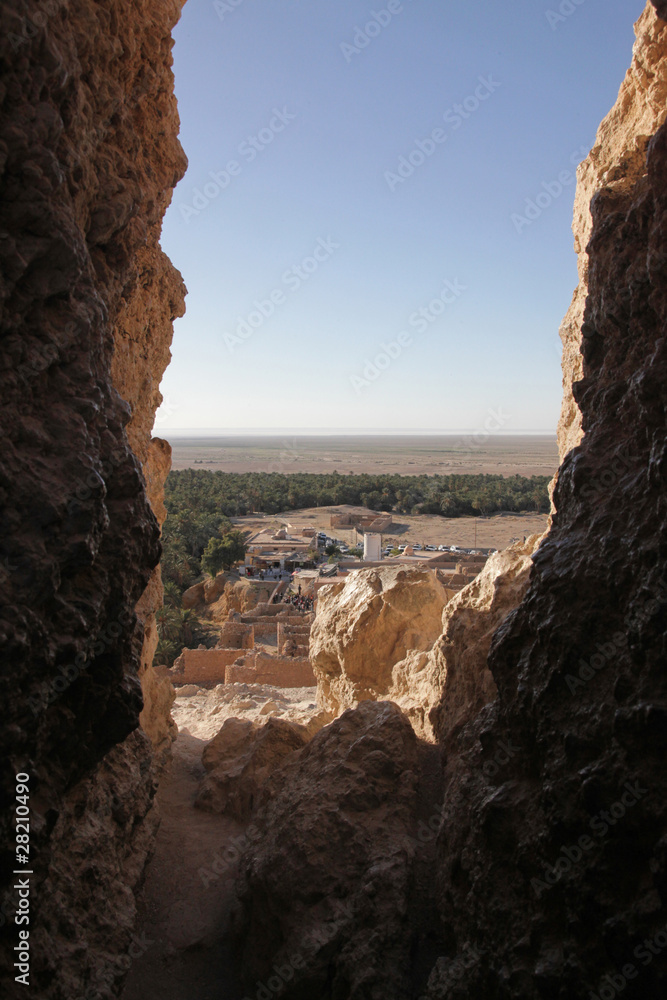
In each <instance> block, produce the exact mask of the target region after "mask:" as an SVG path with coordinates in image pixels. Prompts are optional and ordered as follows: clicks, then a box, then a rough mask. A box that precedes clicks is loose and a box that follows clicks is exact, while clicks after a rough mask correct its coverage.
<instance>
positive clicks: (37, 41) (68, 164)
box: [0, 0, 185, 998]
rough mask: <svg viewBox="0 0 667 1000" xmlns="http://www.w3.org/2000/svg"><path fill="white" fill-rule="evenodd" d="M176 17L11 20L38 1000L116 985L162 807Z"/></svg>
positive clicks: (0, 203)
mask: <svg viewBox="0 0 667 1000" xmlns="http://www.w3.org/2000/svg"><path fill="white" fill-rule="evenodd" d="M179 12H180V4H179V3H178V2H176V0H167V2H165V3H162V4H159V5H158V6H155V5H154V4H151V3H148V2H147V0H138V2H133V3H130V2H129V0H112V2H110V3H108V4H100V3H96V2H92V0H76V2H74V3H70V4H58V3H54V4H49V5H47V6H46V8H44V10H42V9H40V10H39V11H37V10H36V8H35V5H34V4H31V3H28V2H27V0H16V2H14V0H12V2H11V3H9V2H2V3H0V56H1V57H2V62H3V79H2V84H1V85H0V236H1V237H2V238H1V239H0V265H1V271H2V278H1V279H0V327H1V330H2V344H1V347H0V372H1V375H0V379H1V382H2V385H1V387H0V407H1V413H2V426H3V438H2V441H1V442H0V503H1V505H2V511H1V522H2V526H3V537H2V541H1V543H0V642H1V643H2V681H1V684H2V692H1V693H2V703H3V710H4V713H5V715H4V719H3V721H4V723H5V725H4V729H3V737H2V738H3V741H5V742H3V744H2V746H1V747H0V749H1V750H2V760H3V778H2V802H1V803H0V804H1V805H2V810H1V814H2V818H1V820H0V822H1V823H2V827H1V839H2V844H3V849H4V850H5V851H6V849H7V845H8V844H9V843H11V841H12V840H13V830H12V829H11V827H10V826H9V825H8V824H9V820H10V818H11V812H10V809H9V801H10V798H13V774H14V773H15V772H16V771H27V772H28V773H29V774H30V776H31V780H30V790H31V807H32V817H31V819H32V831H31V833H32V848H33V852H34V853H33V860H34V872H35V874H34V876H33V884H32V888H33V900H37V899H39V908H38V909H37V908H36V909H35V911H34V912H33V922H32V923H31V940H34V941H35V943H36V947H35V950H34V953H33V961H32V969H31V987H30V988H31V990H32V991H33V993H34V995H35V996H40V997H44V998H50V997H62V996H68V997H69V996H77V995H84V994H85V992H86V990H87V989H88V988H89V986H91V984H92V983H93V982H94V981H95V977H97V978H98V980H99V979H100V977H102V979H104V977H105V976H107V973H108V979H109V982H110V983H112V982H113V981H114V980H115V979H117V978H118V975H119V974H120V973H121V972H122V969H121V965H122V963H120V962H119V961H117V959H119V957H120V953H122V951H123V949H127V948H128V947H129V946H130V943H131V936H130V928H131V925H132V920H133V914H134V902H133V895H132V891H131V890H132V887H133V886H134V884H135V883H136V879H137V877H138V873H139V871H140V869H141V864H142V860H143V859H144V858H145V856H146V851H147V850H148V846H149V844H150V841H151V824H152V822H153V819H152V818H151V816H150V807H151V802H152V797H153V792H154V773H153V766H154V763H153V762H154V751H153V749H152V747H151V744H150V742H149V741H148V740H147V739H146V738H145V737H142V738H138V737H135V736H130V737H129V742H124V741H126V739H127V738H128V735H129V734H130V733H132V732H133V730H135V729H136V727H137V724H138V721H139V715H140V713H141V712H142V705H143V713H144V715H143V717H144V720H145V722H146V731H147V732H148V733H149V734H150V736H151V739H154V740H155V742H156V744H158V745H160V744H162V745H164V743H165V741H166V742H168V739H169V725H168V711H166V716H163V717H162V718H160V715H161V713H162V712H163V711H165V710H166V708H167V703H168V702H169V697H170V696H169V693H168V692H165V690H164V688H162V689H160V685H159V684H158V683H157V682H156V681H155V678H152V677H151V675H150V669H151V668H150V665H149V661H150V658H151V643H153V644H154V641H155V635H154V630H153V625H152V622H151V613H152V611H153V610H154V608H155V607H156V606H157V605H158V603H159V601H160V584H159V577H158V576H157V574H156V572H155V567H156V565H157V563H158V559H159V555H160V545H159V524H158V521H159V519H160V517H161V510H160V490H161V485H160V481H161V479H162V477H163V475H164V474H166V469H167V468H168V461H167V459H168V454H167V453H168V449H167V448H166V447H164V446H163V445H161V444H160V443H159V442H156V443H153V444H151V442H150V430H151V426H152V423H153V415H154V410H155V406H156V405H157V404H158V402H159V391H158V388H157V385H158V383H159V379H160V377H161V373H162V370H163V369H164V365H165V364H166V360H167V359H168V352H169V341H170V339H171V320H172V319H173V317H174V316H176V315H179V314H180V312H181V311H182V308H183V287H182V281H181V279H180V276H179V275H178V274H177V272H175V271H174V270H173V269H172V268H171V266H170V265H169V263H168V261H166V259H165V258H164V255H163V254H162V252H161V251H160V249H159V244H158V239H159V231H160V225H161V220H162V216H163V213H164V210H165V207H166V205H167V204H168V202H169V200H170V198H171V192H172V188H173V186H174V184H175V183H176V181H177V180H178V179H179V177H180V176H181V175H182V173H183V170H184V167H185V157H184V155H183V152H182V150H181V148H180V146H179V144H178V140H177V132H178V116H177V113H176V107H175V101H174V97H173V81H172V74H171V68H170V67H171V54H170V50H171V45H172V41H171V29H172V27H173V25H174V23H175V22H176V20H177V19H178V16H179ZM36 14H39V17H36ZM151 503H153V505H154V507H153V509H152V508H151ZM156 515H157V516H156ZM147 588H149V590H148V591H147ZM142 595H144V596H143V598H142ZM140 599H142V601H143V604H142V605H141V606H140V607H139V612H138V613H137V612H135V609H136V608H137V604H138V602H139V600H140ZM144 626H145V627H144ZM140 677H145V678H146V681H147V683H146V685H145V689H144V692H143V694H142V688H141V681H140ZM154 681H155V683H154ZM105 755H107V756H105ZM123 800H125V801H123ZM95 810H99V812H100V817H99V820H97V821H96V820H95V819H94V817H93V813H94V812H95ZM86 831H87V833H86ZM88 835H89V836H88ZM128 838H129V839H128ZM87 839H88V840H89V843H88V848H87V849H86V848H85V846H84V845H85V842H86V840H87ZM130 841H132V842H133V844H134V847H135V848H136V859H137V861H136V864H135V862H134V861H133V862H132V863H131V864H130V863H128V862H127V852H128V851H130V852H131V851H132V843H131V842H130ZM86 850H87V851H88V854H86ZM2 860H3V872H6V871H8V870H11V867H12V866H11V864H10V863H9V862H10V861H11V859H10V857H9V856H8V854H7V853H4V854H3V856H2ZM93 882H94V891H93V890H92V889H91V884H92V883H93ZM44 886H57V890H58V892H60V893H62V898H60V897H58V898H56V895H57V894H55V895H50V894H49V893H48V892H46V891H42V889H43V887H44ZM101 899H104V901H105V905H106V915H105V919H106V923H105V922H104V921H103V920H102V918H101V917H100V918H99V919H98V914H97V910H98V909H99V908H100V900H101ZM3 902H4V897H3ZM65 914H67V917H65ZM15 931H16V928H15V926H14V925H13V923H9V924H7V925H5V927H4V928H3V929H2V932H0V935H1V936H0V947H2V948H3V949H4V948H5V947H6V946H7V947H9V948H11V947H13V945H14V944H15V940H16V938H15ZM38 942H40V946H38V945H37V943H38ZM5 967H6V966H4V965H3V969H4V968H5ZM8 967H10V968H11V963H9V966H8ZM100 981H101V980H100ZM16 987H17V984H15V983H14V982H13V976H12V978H11V979H10V981H9V984H8V986H7V990H8V992H9V995H12V992H13V990H14V989H15V988H16ZM22 988H23V987H21V986H20V985H18V989H19V990H21V989H22ZM105 988H106V987H105Z"/></svg>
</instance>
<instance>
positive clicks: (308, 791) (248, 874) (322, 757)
mask: <svg viewBox="0 0 667 1000" xmlns="http://www.w3.org/2000/svg"><path fill="white" fill-rule="evenodd" d="M418 756H419V755H418V746H417V738H416V736H415V734H414V731H413V729H412V727H411V726H410V723H409V722H408V720H407V719H406V718H405V716H404V715H403V714H402V713H401V712H400V710H399V709H398V708H397V707H396V706H395V705H392V704H391V703H389V702H380V703H377V702H370V701H366V702H363V703H362V704H361V705H360V706H359V708H358V709H356V710H354V711H347V712H345V713H344V714H343V715H342V716H341V717H340V718H339V719H336V720H335V721H334V722H332V724H331V725H330V726H327V727H326V729H323V730H321V732H319V733H318V734H317V735H316V736H315V737H314V738H313V739H312V740H311V741H310V743H308V745H307V746H306V747H304V749H303V750H301V751H300V752H299V753H297V754H294V755H293V756H291V757H289V758H288V759H287V761H286V762H285V764H284V765H283V766H282V768H281V769H280V771H279V772H278V773H277V774H276V779H277V780H278V781H279V789H278V791H277V793H275V794H273V795H270V794H269V792H270V786H271V783H269V792H267V797H266V801H265V802H264V804H263V806H262V807H261V809H260V812H259V813H258V814H257V816H256V817H255V819H254V821H253V822H254V825H255V826H256V828H257V830H258V831H259V833H260V834H261V836H259V837H257V842H256V846H255V847H254V848H253V849H252V850H251V852H250V853H249V854H248V855H246V858H245V862H244V866H243V869H242V888H241V904H240V911H239V914H238V916H237V921H236V927H237V933H238V934H240V936H241V938H242V941H243V955H242V958H243V965H244V970H245V978H246V982H245V989H246V993H247V995H248V996H255V995H256V992H257V988H258V987H257V984H258V983H264V984H266V985H267V986H268V988H269V989H271V990H273V991H275V993H276V995H278V996H280V997H281V998H284V1000H288V998H297V997H320V996H321V997H324V996H331V997H341V998H342V997H345V998H346V1000H386V998H388V997H391V998H392V1000H402V998H407V997H408V995H409V993H408V992H407V991H408V978H407V969H408V968H409V965H410V959H409V953H410V945H411V936H410V934H409V933H407V930H408V927H407V906H406V903H407V898H408V895H409V889H410V872H411V862H412V857H413V854H414V850H413V848H412V846H411V843H410V841H409V839H408V838H407V836H406V833H407V832H409V831H412V828H413V826H414V825H416V824H415V821H414V816H415V813H416V804H417V784H418V780H417V771H418ZM276 970H278V972H277V973H276ZM280 970H282V974H281V971H280ZM276 974H277V975H278V977H279V979H273V977H274V976H276ZM272 979H273V982H272V981H271V980H272Z"/></svg>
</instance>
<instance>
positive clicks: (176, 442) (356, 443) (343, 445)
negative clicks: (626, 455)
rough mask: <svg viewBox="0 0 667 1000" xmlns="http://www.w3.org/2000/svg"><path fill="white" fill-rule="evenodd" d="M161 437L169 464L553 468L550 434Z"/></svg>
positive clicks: (269, 468) (525, 472)
mask: <svg viewBox="0 0 667 1000" xmlns="http://www.w3.org/2000/svg"><path fill="white" fill-rule="evenodd" d="M164 437H166V438H167V439H168V440H169V442H170V444H171V446H172V449H173V459H172V468H174V469H211V470H219V471H221V472H280V473H290V472H314V473H323V472H334V471H336V472H339V473H341V474H343V475H347V474H353V475H360V474H361V473H364V472H366V473H369V474H370V475H374V474H378V473H391V474H394V475H396V474H398V475H402V476H411V475H447V474H448V473H458V474H464V473H466V474H469V473H494V474H496V475H502V476H514V475H516V474H518V475H520V476H552V475H553V474H554V472H555V471H556V469H557V468H558V449H557V447H556V437H555V435H551V436H546V435H545V436H537V435H526V436H509V435H505V436H501V435H493V434H492V435H489V436H488V438H487V439H486V440H485V439H484V435H481V434H477V435H475V434H447V435H424V436H416V435H414V436H413V435H386V436H377V435H376V436H373V435H368V436H361V435H359V436H357V435H354V436H349V435H336V436H333V435H332V436H327V437H324V436H322V437H316V436H307V435H303V436H294V435H291V434H286V435H283V436H273V437H269V436H266V435H265V436H263V437H262V436H252V435H251V436H243V437H241V436H238V437H235V436H232V435H229V436H226V437H225V436H220V437H201V436H200V437H197V436H196V432H194V433H193V436H192V437H187V436H177V435H173V436H172V437H170V436H169V432H168V431H165V433H164Z"/></svg>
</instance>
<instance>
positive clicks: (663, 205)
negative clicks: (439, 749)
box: [427, 4, 667, 1000]
mask: <svg viewBox="0 0 667 1000" xmlns="http://www.w3.org/2000/svg"><path fill="white" fill-rule="evenodd" d="M666 68H667V25H666V24H665V23H664V22H663V21H658V20H657V19H656V15H655V12H654V10H653V8H652V6H651V5H650V4H649V6H648V8H647V11H646V13H645V14H644V16H643V17H642V19H641V20H640V21H639V23H638V39H637V44H636V46H635V54H634V63H633V68H632V70H631V72H630V74H629V75H628V78H627V80H626V84H625V85H624V87H622V88H621V92H620V95H619V101H618V103H617V105H616V107H615V109H614V111H613V112H612V114H611V115H610V117H609V118H608V119H607V122H606V123H605V124H604V125H603V126H602V129H601V131H600V133H599V144H600V148H597V146H596V150H594V151H593V153H592V154H591V158H590V160H589V162H588V163H587V164H585V165H584V167H583V169H582V172H581V176H582V178H583V180H582V185H583V188H582V190H583V191H585V192H586V197H589V198H590V197H591V196H592V200H591V228H590V229H587V223H586V221H585V214H583V213H580V212H579V210H577V212H575V232H576V233H577V235H578V237H579V239H580V240H582V242H583V241H584V240H586V239H587V238H588V236H589V235H590V240H589V242H588V247H587V258H588V271H587V274H586V275H585V276H584V278H583V279H582V287H581V294H583V296H584V298H585V309H584V313H583V326H582V327H581V329H580V331H579V336H580V337H581V343H582V359H581V374H582V376H583V377H582V378H581V379H580V380H579V381H576V382H575V383H574V385H573V395H574V399H575V401H576V403H577V405H578V407H579V410H580V412H581V415H582V418H581V419H582V429H583V432H584V436H583V438H582V439H581V442H580V444H579V445H578V446H577V447H575V448H574V449H573V450H572V451H570V452H569V453H568V454H567V455H566V457H565V460H564V462H563V465H562V466H561V469H560V473H559V476H558V483H557V486H556V490H555V494H554V499H555V505H556V514H555V516H554V519H553V526H552V529H551V531H550V533H549V534H548V535H547V537H546V538H545V540H544V541H543V543H542V545H541V546H540V549H539V551H538V552H537V553H536V555H535V560H534V562H535V568H534V571H533V574H532V576H531V580H530V583H529V587H528V590H527V593H526V596H525V598H524V600H523V602H522V603H521V605H520V607H519V608H518V609H517V610H516V611H515V612H513V613H512V614H511V615H510V617H509V618H508V619H507V620H506V621H505V622H504V624H503V626H502V627H501V629H500V630H499V632H498V633H497V634H496V636H495V637H494V641H493V644H492V648H491V653H490V657H489V667H490V669H491V672H492V674H493V677H494V680H495V683H496V685H497V687H498V698H497V700H496V702H495V703H494V705H493V706H491V707H489V708H487V709H486V710H484V711H483V712H482V713H481V714H480V716H479V717H478V718H477V719H476V720H474V721H473V722H472V723H470V724H469V726H468V727H467V728H465V729H464V730H463V731H461V732H460V733H459V735H458V738H457V739H456V740H453V741H452V743H451V745H449V747H448V751H449V752H448V757H447V768H446V773H445V789H444V801H445V807H446V808H445V816H444V822H443V829H442V835H441V839H440V843H439V861H438V874H439V885H440V889H439V898H440V912H441V914H442V917H443V922H444V924H445V926H446V928H447V929H448V930H449V931H450V932H451V933H452V934H453V935H454V936H455V939H456V941H460V940H465V939H466V937H468V938H470V939H471V940H472V941H473V942H474V944H475V945H476V946H477V947H478V950H479V952H480V959H479V961H478V962H476V963H474V965H473V966H472V967H471V968H470V969H467V970H465V973H464V975H463V977H462V979H461V980H459V983H458V985H457V986H455V985H454V980H453V978H452V977H451V976H448V975H447V969H448V963H451V962H453V961H454V960H455V959H456V954H457V949H456V947H452V949H451V950H450V951H449V952H448V953H446V957H445V954H443V958H442V960H441V962H440V964H439V966H438V969H437V970H435V971H434V975H433V979H432V984H431V989H430V990H429V992H428V994H427V995H428V997H429V998H432V1000H436V998H437V1000H444V998H449V997H451V996H456V995H458V994H457V993H456V989H458V990H460V991H461V995H466V996H476V995H484V996H489V997H500V996H502V997H509V998H514V997H516V998H518V997H522V998H533V997H534V998H537V997H545V996H554V997H561V996H563V997H566V996H567V997H576V998H579V997H582V998H583V997H590V996H592V995H595V996H599V995H601V994H602V992H603V988H604V993H605V995H609V989H610V986H609V983H608V981H606V980H605V976H611V977H616V982H617V983H619V982H620V979H619V973H620V972H621V970H622V969H623V967H624V966H626V965H632V966H633V971H632V973H631V977H630V978H627V979H625V982H624V985H623V991H622V995H623V996H624V997H628V998H640V997H641V998H645V1000H653V998H655V1000H657V998H659V997H662V996H664V995H665V992H666V990H667V969H666V967H665V959H664V953H662V954H655V953H654V954H653V957H652V958H651V959H650V960H649V961H648V962H646V961H645V960H644V959H642V957H640V956H638V953H637V950H636V949H637V948H639V949H640V952H641V953H642V954H643V952H642V947H643V942H644V941H649V942H650V943H653V942H654V939H655V937H656V935H660V934H661V933H662V931H663V930H664V925H665V898H666V895H667V886H666V883H665V874H664V873H665V869H666V864H667V857H666V854H665V830H666V828H667V814H666V810H665V801H666V798H667V796H666V795H665V792H666V788H665V774H664V767H663V766H662V764H661V761H662V760H663V757H664V752H665V734H666V733H667V726H666V725H665V722H666V720H667V691H666V688H665V663H667V658H666V656H665V653H666V652H667V650H666V648H665V635H666V633H667V614H666V609H667V581H666V580H665V578H664V576H663V574H664V570H665V564H666V559H667V543H666V541H665V539H666V537H667V535H666V528H667V510H666V508H665V500H664V498H665V494H666V487H667V480H666V477H667V444H666V440H665V429H666V427H665V406H666V403H667V395H666V389H665V385H666V382H667V348H666V342H665V328H666V325H667V267H666V260H667V256H666V253H665V241H666V235H667V198H666V196H665V176H666V175H667V129H666V128H665V125H664V124H663V125H661V126H660V127H659V128H658V130H657V132H656V133H655V135H653V136H652V137H651V132H652V131H653V130H654V128H655V126H656V117H655V110H656V106H657V104H658V103H659V104H661V105H662V110H661V112H660V114H659V115H658V118H659V119H660V120H664V111H665V98H666V97H667V91H666V89H665V84H664V80H665V72H666ZM602 159H604V161H605V162H606V163H607V165H608V167H607V169H606V171H605V172H604V173H602V174H599V173H598V174H596V171H597V166H596V164H599V163H600V162H601V161H602ZM592 177H596V178H597V179H596V180H595V181H594V182H593V181H590V179H591V178H592ZM589 181H590V186H589ZM566 375H567V373H566ZM568 377H569V376H568ZM573 419H574V418H573ZM573 435H574V436H573V437H572V438H570V439H568V437H567V435H565V437H564V438H563V440H565V441H569V442H570V443H572V442H575V441H577V440H578V439H579V432H578V431H577V429H576V420H575V421H574V425H573ZM565 447H566V448H567V447H568V445H567V444H566V445H565ZM508 741H509V743H510V748H511V754H507V753H505V754H504V757H503V761H504V762H503V763H500V764H499V762H498V761H497V760H496V761H494V757H495V756H496V755H497V752H498V747H499V744H500V743H501V742H504V743H505V744H507V742H508ZM488 765H493V766H488ZM605 814H606V816H607V817H609V818H610V821H609V822H607V821H606V820H605V819H604V815H605ZM581 838H584V839H583V841H582V840H581ZM587 838H588V839H587ZM582 845H583V846H582ZM578 852H579V853H578ZM654 947H655V945H654ZM647 950H648V949H647ZM624 978H625V977H624Z"/></svg>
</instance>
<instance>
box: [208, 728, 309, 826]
mask: <svg viewBox="0 0 667 1000" xmlns="http://www.w3.org/2000/svg"><path fill="white" fill-rule="evenodd" d="M309 739H310V734H309V732H308V730H307V729H306V727H305V726H300V725H299V724H298V723H296V722H288V721H287V720H286V719H269V720H268V722H265V723H264V725H260V723H258V722H252V721H250V720H249V719H236V718H233V719H227V720H226V721H225V723H224V724H223V726H222V728H221V730H220V732H219V733H218V735H217V736H214V737H213V739H212V740H211V742H210V743H207V744H206V746H205V747H204V752H203V754H202V763H203V765H204V767H205V768H206V771H207V774H206V777H205V778H203V780H202V782H201V784H200V786H199V790H198V792H197V798H196V800H195V805H196V806H197V807H198V808H199V809H205V810H206V811H207V812H216V813H223V814H225V815H227V816H232V817H234V818H235V819H238V820H239V821H241V822H243V821H245V820H248V819H249V818H250V816H251V815H252V812H253V809H254V808H255V806H256V804H257V802H258V801H259V798H260V793H261V791H262V789H263V787H264V785H265V784H266V782H267V780H268V778H269V776H270V775H271V774H272V772H274V771H275V770H276V768H277V767H278V765H279V764H280V763H281V761H282V760H283V759H284V758H285V757H287V756H288V755H289V754H292V753H294V752H295V751H296V750H300V749H301V748H302V747H303V746H305V745H306V743H307V742H308V740H309Z"/></svg>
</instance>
